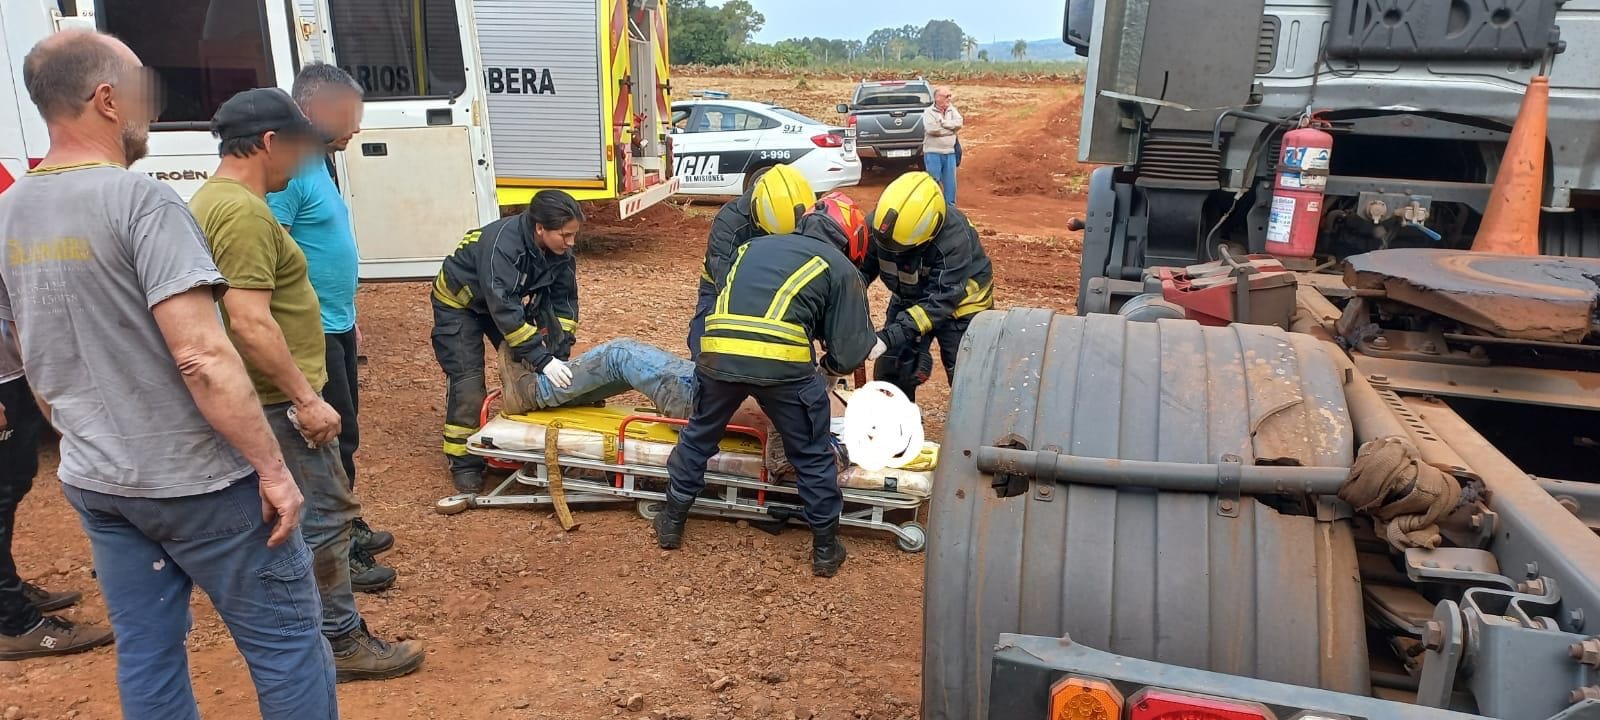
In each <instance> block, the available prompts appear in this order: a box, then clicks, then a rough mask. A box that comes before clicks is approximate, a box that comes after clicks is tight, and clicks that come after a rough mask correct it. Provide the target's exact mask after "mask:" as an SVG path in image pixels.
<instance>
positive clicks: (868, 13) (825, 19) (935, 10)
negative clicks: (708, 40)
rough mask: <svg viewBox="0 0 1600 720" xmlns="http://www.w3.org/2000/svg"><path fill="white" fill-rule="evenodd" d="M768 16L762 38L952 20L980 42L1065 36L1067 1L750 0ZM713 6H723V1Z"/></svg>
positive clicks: (853, 34) (859, 32) (844, 34)
mask: <svg viewBox="0 0 1600 720" xmlns="http://www.w3.org/2000/svg"><path fill="white" fill-rule="evenodd" d="M750 2H751V4H753V5H755V6H756V9H757V10H759V11H761V14H762V15H765V16H766V18H767V24H766V26H765V27H763V28H762V29H761V32H760V33H758V34H757V35H756V40H757V41H760V42H777V41H779V40H785V39H788V38H793V37H805V36H812V37H827V38H854V39H857V40H865V39H866V37H867V34H868V33H871V32H872V31H873V30H876V29H878V28H881V27H899V26H901V25H917V26H919V27H920V26H922V25H924V24H926V23H927V22H928V21H929V20H954V21H956V24H957V25H960V26H961V29H963V30H966V31H967V34H968V35H972V36H973V37H976V38H978V42H981V43H987V42H992V41H995V40H1016V39H1018V38H1021V39H1024V40H1038V39H1040V38H1046V37H1058V36H1060V35H1061V16H1062V11H1063V10H1064V9H1065V8H1066V6H1067V3H1066V0H918V1H917V2H903V1H900V0H804V1H803V2H801V1H799V0H750ZM710 4H713V5H719V4H721V2H720V0H711V2H710Z"/></svg>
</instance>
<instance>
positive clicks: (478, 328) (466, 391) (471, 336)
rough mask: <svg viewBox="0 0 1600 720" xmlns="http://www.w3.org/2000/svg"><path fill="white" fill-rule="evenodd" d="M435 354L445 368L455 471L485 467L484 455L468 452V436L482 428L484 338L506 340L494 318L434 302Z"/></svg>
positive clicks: (448, 446)
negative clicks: (496, 325) (479, 455)
mask: <svg viewBox="0 0 1600 720" xmlns="http://www.w3.org/2000/svg"><path fill="white" fill-rule="evenodd" d="M432 337H433V356H434V357H435V358H437V359H438V360H439V369H441V370H443V371H444V376H445V382H446V387H447V389H446V390H445V401H444V403H445V404H444V454H445V457H447V458H449V460H450V470H451V472H456V471H461V470H477V471H479V472H481V471H482V470H483V468H484V460H483V458H481V457H477V456H475V455H471V454H469V453H468V452H467V439H468V438H470V437H472V434H473V433H475V432H477V431H478V426H479V417H480V416H481V414H482V412H483V400H484V397H485V396H486V395H487V394H488V390H487V388H486V387H485V386H484V381H483V372H484V371H483V367H484V365H483V359H484V354H483V341H484V339H485V338H487V339H488V340H489V342H490V343H493V344H494V346H495V347H499V346H500V343H501V342H503V341H504V340H505V338H504V337H503V336H501V334H500V329H499V328H497V327H495V324H494V319H493V318H490V317H489V316H488V315H485V314H482V313H475V312H472V311H471V310H458V309H456V308H452V307H446V306H445V305H443V304H441V303H439V301H437V300H435V301H434V302H433V336H432Z"/></svg>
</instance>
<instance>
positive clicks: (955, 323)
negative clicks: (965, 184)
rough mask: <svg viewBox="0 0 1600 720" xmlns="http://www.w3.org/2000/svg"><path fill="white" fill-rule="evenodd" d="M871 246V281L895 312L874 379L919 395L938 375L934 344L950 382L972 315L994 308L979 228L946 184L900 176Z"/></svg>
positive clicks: (884, 200) (875, 218) (875, 216)
mask: <svg viewBox="0 0 1600 720" xmlns="http://www.w3.org/2000/svg"><path fill="white" fill-rule="evenodd" d="M871 224H872V237H873V242H872V247H871V252H870V254H869V256H868V258H867V260H866V263H865V265H864V266H863V267H862V270H861V271H862V274H863V276H864V277H865V279H866V280H867V283H868V284H871V282H872V280H873V279H874V278H880V279H882V280H883V284H884V286H885V287H887V288H888V289H889V293H890V298H889V313H888V318H887V320H886V321H885V322H884V325H883V329H882V330H880V331H878V338H879V339H880V340H882V341H883V344H884V346H885V347H886V348H887V349H886V350H885V351H884V353H883V356H882V357H880V358H877V362H876V364H874V365H873V369H872V371H873V372H872V374H873V378H874V379H876V380H883V381H886V382H890V383H893V384H894V385H896V386H898V387H899V388H900V389H901V390H903V391H904V392H905V394H906V396H907V397H911V398H913V399H914V398H915V397H916V389H917V386H918V385H921V384H922V383H924V382H926V381H927V380H928V376H929V374H930V373H931V372H932V370H933V343H934V341H938V343H939V359H940V361H941V362H942V363H943V364H944V372H945V378H946V379H949V378H950V377H951V376H952V375H953V374H954V373H955V366H956V352H957V350H958V348H960V346H961V338H962V336H964V335H966V334H967V326H968V325H969V324H970V323H971V321H972V316H974V315H977V314H978V313H980V312H983V311H984V310H988V309H990V308H992V307H994V269H993V267H992V266H991V265H990V264H989V256H988V255H987V254H986V253H985V252H984V251H983V244H982V243H981V242H979V241H978V231H977V230H976V229H974V228H973V227H972V223H971V222H969V221H968V220H967V217H966V216H965V215H963V214H961V212H960V211H958V210H956V209H955V208H953V207H949V206H948V205H947V204H946V202H945V198H944V194H943V192H942V191H941V190H940V187H939V183H938V182H937V181H935V180H934V179H933V176H931V175H929V174H927V173H925V172H911V173H906V174H904V175H901V176H900V177H899V178H898V179H896V180H895V181H894V182H892V183H890V184H889V187H887V188H885V189H884V191H883V195H882V196H881V197H880V198H879V199H878V207H877V209H876V210H874V211H873V213H872V221H871Z"/></svg>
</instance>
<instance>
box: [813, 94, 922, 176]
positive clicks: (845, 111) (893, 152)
mask: <svg viewBox="0 0 1600 720" xmlns="http://www.w3.org/2000/svg"><path fill="white" fill-rule="evenodd" d="M932 105H933V86H932V85H929V84H928V83H927V82H926V81H924V80H920V79H919V80H881V81H870V80H863V81H861V83H860V84H858V85H856V89H855V92H854V93H852V95H851V97H850V102H849V103H841V104H840V105H839V106H838V107H837V108H836V109H837V110H838V112H839V114H841V115H844V116H846V118H845V124H846V125H847V126H848V127H851V128H854V129H855V131H856V153H857V154H858V155H860V156H861V161H862V162H863V163H864V164H866V165H867V167H868V168H869V169H870V168H871V167H872V166H873V165H886V164H901V165H911V164H914V163H916V162H918V161H920V160H921V159H922V139H923V130H922V111H923V110H925V109H927V108H929V107H931V106H932Z"/></svg>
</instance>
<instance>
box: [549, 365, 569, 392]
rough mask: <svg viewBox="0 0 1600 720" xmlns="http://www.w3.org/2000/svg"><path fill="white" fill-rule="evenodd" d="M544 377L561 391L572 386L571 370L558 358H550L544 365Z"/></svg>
mask: <svg viewBox="0 0 1600 720" xmlns="http://www.w3.org/2000/svg"><path fill="white" fill-rule="evenodd" d="M544 376H545V377H547V378H549V379H550V382H552V383H554V384H555V386H556V387H558V388H561V389H562V390H565V389H567V387H568V386H570V385H572V368H569V367H567V364H566V363H564V362H561V359H560V358H550V362H548V363H545V366H544Z"/></svg>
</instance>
